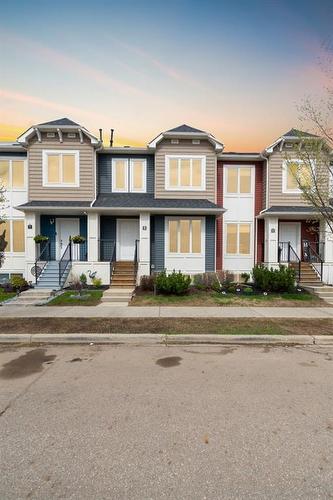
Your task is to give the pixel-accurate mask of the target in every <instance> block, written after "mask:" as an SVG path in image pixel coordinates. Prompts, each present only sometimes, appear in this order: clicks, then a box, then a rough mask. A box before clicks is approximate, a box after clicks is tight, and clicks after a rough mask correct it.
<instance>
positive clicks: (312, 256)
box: [303, 240, 324, 281]
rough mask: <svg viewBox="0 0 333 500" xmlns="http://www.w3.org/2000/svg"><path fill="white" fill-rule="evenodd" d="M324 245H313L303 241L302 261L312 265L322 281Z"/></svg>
mask: <svg viewBox="0 0 333 500" xmlns="http://www.w3.org/2000/svg"><path fill="white" fill-rule="evenodd" d="M323 258H324V243H313V242H310V241H308V240H303V259H304V261H305V262H309V263H310V264H312V267H313V269H314V270H315V271H316V273H317V274H318V276H319V277H320V281H322V279H323V270H324V260H323Z"/></svg>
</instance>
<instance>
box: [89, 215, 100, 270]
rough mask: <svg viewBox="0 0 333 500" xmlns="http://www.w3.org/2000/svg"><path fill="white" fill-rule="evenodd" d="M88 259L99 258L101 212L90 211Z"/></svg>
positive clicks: (94, 260)
mask: <svg viewBox="0 0 333 500" xmlns="http://www.w3.org/2000/svg"><path fill="white" fill-rule="evenodd" d="M87 219H88V245H87V247H88V260H89V261H93V262H97V261H98V260H99V248H98V246H99V214H97V213H88V216H87Z"/></svg>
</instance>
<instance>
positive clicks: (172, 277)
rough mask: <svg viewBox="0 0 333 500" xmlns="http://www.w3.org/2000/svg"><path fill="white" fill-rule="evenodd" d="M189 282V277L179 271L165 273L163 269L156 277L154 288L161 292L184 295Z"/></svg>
mask: <svg viewBox="0 0 333 500" xmlns="http://www.w3.org/2000/svg"><path fill="white" fill-rule="evenodd" d="M190 284H191V277H190V276H186V275H185V274H182V273H181V272H180V271H179V272H178V273H176V271H173V272H172V273H171V274H166V272H165V271H163V272H161V273H159V274H158V275H157V277H156V288H157V290H158V292H160V293H162V294H166V295H169V294H174V295H184V294H185V293H186V292H188V290H189V287H190Z"/></svg>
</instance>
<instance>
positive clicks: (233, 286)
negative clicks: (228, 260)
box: [227, 285, 236, 293]
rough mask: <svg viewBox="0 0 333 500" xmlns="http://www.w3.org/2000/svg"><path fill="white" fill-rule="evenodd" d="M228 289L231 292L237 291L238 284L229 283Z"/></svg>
mask: <svg viewBox="0 0 333 500" xmlns="http://www.w3.org/2000/svg"><path fill="white" fill-rule="evenodd" d="M227 290H228V292H229V293H236V285H229V286H228V287H227Z"/></svg>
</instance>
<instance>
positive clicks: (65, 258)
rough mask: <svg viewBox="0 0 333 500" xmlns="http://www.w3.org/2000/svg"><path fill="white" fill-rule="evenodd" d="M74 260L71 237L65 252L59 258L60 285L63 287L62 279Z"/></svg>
mask: <svg viewBox="0 0 333 500" xmlns="http://www.w3.org/2000/svg"><path fill="white" fill-rule="evenodd" d="M70 262H72V238H71V236H70V237H69V242H68V245H67V247H66V248H65V251H64V253H63V254H62V256H61V258H60V260H59V286H60V287H61V279H62V277H63V275H64V273H65V271H66V269H67V267H68V264H69V263H70Z"/></svg>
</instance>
